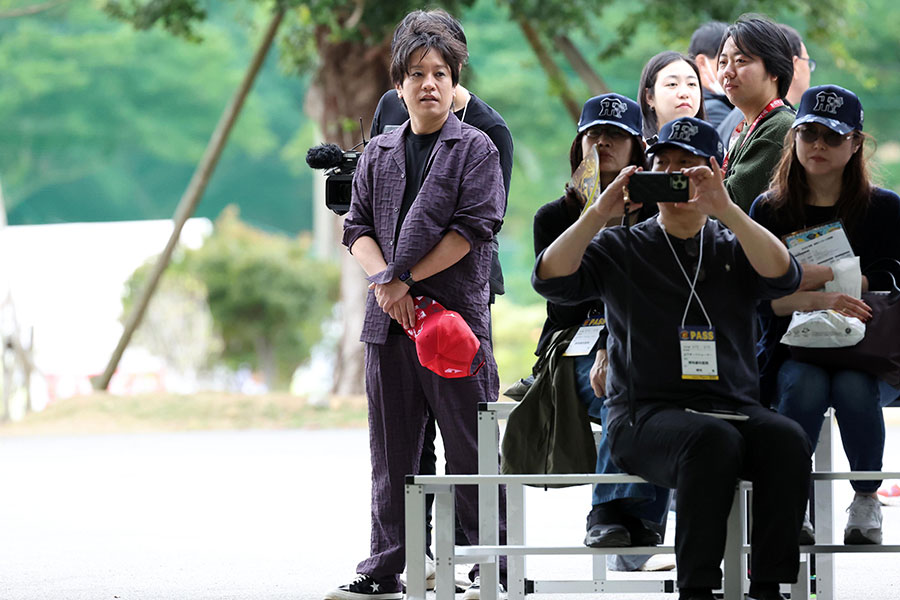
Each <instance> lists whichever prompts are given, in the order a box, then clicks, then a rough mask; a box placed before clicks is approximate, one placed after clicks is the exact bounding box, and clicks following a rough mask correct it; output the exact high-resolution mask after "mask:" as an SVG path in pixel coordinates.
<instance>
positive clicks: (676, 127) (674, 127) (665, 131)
mask: <svg viewBox="0 0 900 600" xmlns="http://www.w3.org/2000/svg"><path fill="white" fill-rule="evenodd" d="M669 146H675V147H676V148H682V149H684V150H687V151H688V152H690V153H691V154H696V155H697V156H702V157H704V158H709V157H710V156H715V157H716V162H718V163H719V165H721V164H722V159H723V158H724V157H725V146H724V145H723V144H722V140H721V139H720V138H719V134H718V133H716V129H715V127H713V126H712V125H710V124H709V123H707V122H706V121H701V120H700V119H695V118H694V117H681V118H680V119H675V120H674V121H669V122H668V123H666V124H665V125H663V126H662V129H660V130H659V140H658V141H657V142H656V143H655V144H653V145H652V146H650V147H649V148H647V154H653V153H655V152H659V151H660V150H662V149H663V148H666V147H669Z"/></svg>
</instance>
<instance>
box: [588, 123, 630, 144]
mask: <svg viewBox="0 0 900 600" xmlns="http://www.w3.org/2000/svg"><path fill="white" fill-rule="evenodd" d="M584 135H585V137H587V138H588V139H589V140H591V141H592V142H596V141H597V140H599V139H600V136H603V137H605V138H606V139H608V140H613V141H619V140H624V139H625V138H627V137H629V136H630V135H631V134H630V133H628V132H627V131H625V130H624V129H622V128H621V127H616V126H615V125H600V126H599V127H591V128H590V129H588V130H587V131H585V132H584Z"/></svg>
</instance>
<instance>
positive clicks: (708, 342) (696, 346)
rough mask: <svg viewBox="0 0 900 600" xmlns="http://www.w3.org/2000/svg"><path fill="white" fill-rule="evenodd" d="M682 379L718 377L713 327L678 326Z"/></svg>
mask: <svg viewBox="0 0 900 600" xmlns="http://www.w3.org/2000/svg"><path fill="white" fill-rule="evenodd" d="M678 342H679V344H680V345H681V378H682V379H706V380H717V379H719V369H718V364H717V363H716V330H715V327H679V328H678Z"/></svg>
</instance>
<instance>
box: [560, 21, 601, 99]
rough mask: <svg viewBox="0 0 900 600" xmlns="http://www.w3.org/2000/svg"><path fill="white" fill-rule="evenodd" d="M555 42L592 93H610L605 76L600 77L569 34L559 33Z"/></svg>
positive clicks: (596, 94)
mask: <svg viewBox="0 0 900 600" xmlns="http://www.w3.org/2000/svg"><path fill="white" fill-rule="evenodd" d="M553 43H554V44H555V45H556V47H557V48H558V49H559V51H560V52H562V53H563V55H564V56H565V57H566V60H567V61H569V64H570V65H572V68H573V69H575V72H576V73H578V77H580V78H581V80H582V81H583V82H584V83H585V85H586V86H588V89H589V90H590V91H591V94H592V95H594V96H599V95H600V94H608V93H609V87H607V85H606V82H605V81H603V78H602V77H600V75H599V74H598V73H597V71H595V70H594V68H593V67H591V65H590V63H588V61H587V59H585V58H584V55H583V54H582V53H581V51H580V50H579V49H578V47H577V46H576V45H575V44H574V43H572V40H571V39H570V38H569V36H567V35H558V36H556V37H555V38H553Z"/></svg>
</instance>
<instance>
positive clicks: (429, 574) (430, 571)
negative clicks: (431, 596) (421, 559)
mask: <svg viewBox="0 0 900 600" xmlns="http://www.w3.org/2000/svg"><path fill="white" fill-rule="evenodd" d="M434 575H435V568H434V559H433V558H431V557H430V556H428V555H427V554H426V555H425V589H426V590H433V589H434ZM400 583H401V584H403V589H404V590H405V589H406V571H403V574H402V575H400Z"/></svg>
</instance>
